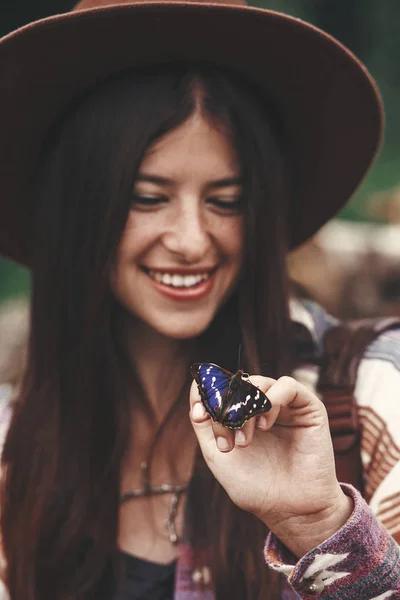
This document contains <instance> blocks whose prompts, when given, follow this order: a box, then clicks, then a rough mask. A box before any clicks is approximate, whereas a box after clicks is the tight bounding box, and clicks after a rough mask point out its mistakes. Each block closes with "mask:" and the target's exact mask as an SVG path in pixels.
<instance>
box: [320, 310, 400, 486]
mask: <svg viewBox="0 0 400 600" xmlns="http://www.w3.org/2000/svg"><path fill="white" fill-rule="evenodd" d="M395 327H400V318H397V317H393V318H377V319H359V320H355V321H347V322H346V323H343V324H340V325H337V326H334V327H331V328H329V329H328V330H327V331H326V332H325V334H324V337H323V340H322V343H323V352H322V357H321V365H320V374H319V379H318V383H317V392H318V393H319V395H320V397H321V399H322V401H323V402H324V404H325V406H326V409H327V412H328V417H329V426H330V431H331V436H332V442H333V448H334V451H335V463H336V474H337V478H338V480H339V481H341V482H343V483H350V484H352V485H354V487H356V488H357V489H358V490H360V491H361V492H363V491H364V480H363V479H364V477H363V468H362V462H361V430H360V425H359V420H358V410H357V403H356V399H355V396H354V390H355V385H356V379H357V371H358V367H359V364H360V362H361V360H362V358H363V356H364V353H365V351H366V349H367V347H368V346H369V344H370V343H371V342H372V341H373V340H374V339H375V338H377V337H378V336H379V335H380V334H381V333H383V332H384V331H387V330H388V329H392V328H395Z"/></svg>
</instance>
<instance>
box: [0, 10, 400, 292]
mask: <svg viewBox="0 0 400 600" xmlns="http://www.w3.org/2000/svg"><path fill="white" fill-rule="evenodd" d="M250 3H251V4H253V5H255V6H258V7H260V8H268V9H272V10H278V11H282V12H286V13H289V14H292V15H294V16H296V17H299V18H302V19H305V20H307V21H309V22H311V23H313V24H315V25H317V26H318V27H321V28H322V29H324V30H326V31H327V32H329V33H330V34H332V35H333V36H335V37H336V38H338V39H339V40H340V41H341V42H343V43H344V44H345V45H346V46H348V47H349V48H350V49H351V50H352V51H353V52H354V53H355V54H357V56H359V57H360V58H361V60H362V61H363V62H364V63H365V64H366V65H367V66H368V68H369V70H370V71H371V73H372V74H373V76H374V77H375V78H376V80H377V82H378V85H379V87H380V89H381V92H382V96H383V99H384V103H385V107H386V114H387V129H386V139H385V143H384V146H383V149H382V152H381V155H380V157H379V159H378V161H377V162H376V164H375V167H374V169H373V170H372V171H371V173H370V174H369V175H368V177H367V179H366V181H365V182H364V184H363V186H362V187H361V188H360V190H359V191H358V192H357V194H356V195H355V197H354V198H353V200H352V201H351V202H350V203H349V205H348V206H347V207H346V208H345V210H344V211H343V212H342V214H341V215H340V216H341V217H342V218H344V219H353V220H367V219H368V218H369V217H368V215H367V214H366V211H365V206H366V199H367V198H368V197H369V196H370V195H371V194H373V193H375V192H377V191H380V190H385V189H388V188H392V187H394V186H395V185H398V184H399V180H400V176H399V173H400V153H399V150H398V148H399V141H398V140H399V139H400V111H399V108H398V107H399V106H400V68H399V66H398V57H399V56H400V36H399V35H398V25H399V23H400V2H399V0H381V1H380V2H378V3H377V2H376V0H250ZM73 4H74V2H73V1H72V2H71V0H3V2H2V4H1V6H0V34H1V35H4V34H6V33H8V32H9V31H12V30H13V29H15V28H17V27H19V26H21V25H24V24H25V23H27V22H29V21H32V20H35V19H38V18H41V17H45V16H48V15H52V14H56V13H58V12H64V11H67V10H69V9H70V8H72V6H73ZM28 289H29V277H28V274H27V273H26V272H25V271H24V270H23V269H21V268H16V267H14V266H12V265H11V264H10V263H8V262H6V261H4V260H3V261H2V260H0V301H1V299H4V298H5V297H8V296H9V295H11V294H16V293H19V294H21V293H22V294H23V293H26V292H27V290H28Z"/></svg>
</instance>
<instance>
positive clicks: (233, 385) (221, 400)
mask: <svg viewBox="0 0 400 600" xmlns="http://www.w3.org/2000/svg"><path fill="white" fill-rule="evenodd" d="M191 373H192V375H193V378H194V379H195V381H196V383H197V387H198V390H199V394H200V398H201V401H202V403H203V405H204V408H205V409H206V411H207V412H208V414H209V415H210V416H211V418H212V419H213V420H214V421H217V422H218V423H221V424H222V425H224V426H225V427H229V428H230V429H240V427H243V425H244V423H245V422H246V421H248V420H249V419H251V418H252V417H255V416H257V415H260V414H262V413H265V412H268V411H269V410H270V408H271V403H270V401H269V400H268V398H267V396H266V395H265V394H264V393H263V392H262V391H261V390H260V389H259V388H257V387H256V386H255V385H253V384H252V383H251V382H250V381H249V380H248V377H249V376H248V375H247V373H244V372H243V371H240V370H239V371H237V372H236V373H231V372H230V371H227V370H226V369H223V368H222V367H219V366H218V365H214V364H213V363H197V364H195V365H192V367H191Z"/></svg>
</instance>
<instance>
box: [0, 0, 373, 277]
mask: <svg viewBox="0 0 400 600" xmlns="http://www.w3.org/2000/svg"><path fill="white" fill-rule="evenodd" d="M176 60H185V61H202V62H204V61H209V62H210V63H213V64H214V65H219V66H221V67H228V68H230V69H234V70H236V71H238V72H239V73H241V74H242V75H243V76H244V77H245V78H246V79H248V80H249V81H253V82H254V83H255V84H256V85H258V87H259V88H260V90H261V91H262V92H265V94H266V96H267V97H268V98H270V99H271V100H272V101H273V103H274V104H275V105H276V106H277V107H278V109H279V112H280V114H281V117H282V119H283V121H284V124H285V129H286V132H287V137H286V147H287V148H288V152H289V157H288V158H289V161H290V164H291V165H292V166H293V178H294V186H293V189H294V193H293V198H292V200H291V205H290V207H289V222H288V230H289V235H290V244H291V246H292V247H294V246H297V245H299V244H301V243H302V242H303V241H305V240H306V239H307V238H308V237H309V236H311V235H312V234H313V233H315V232H316V231H317V230H318V229H319V228H320V227H321V226H322V225H323V224H324V223H325V222H326V221H327V220H328V219H330V218H331V217H332V216H333V215H335V214H336V213H337V212H338V211H339V210H340V208H341V207H342V206H343V205H344V204H345V203H346V201H347V200H348V199H349V198H350V196H351V195H352V193H353V192H354V191H355V189H356V188H357V187H358V185H359V184H360V182H361V180H362V179H363V177H364V176H365V174H366V172H367V171H368V169H369V167H370V165H371V163H372V161H373V159H374V157H375V155H376V153H377V150H378V148H379V145H380V141H381V134H382V128H383V110H382V103H381V100H380V96H379V92H378V90H377V88H376V85H375V83H374V81H373V79H372V78H371V76H370V75H369V73H368V71H367V70H366V68H365V67H364V66H363V65H362V64H361V63H360V61H359V60H358V59H357V58H356V57H355V56H354V55H353V54H352V53H351V52H350V51H349V50H347V49H346V48H345V47H344V46H343V45H342V44H340V43H339V42H338V41H337V40H335V39H333V38H332V37H331V36H329V35H327V34H326V33H324V32H322V31H320V30H319V29H317V28H315V27H313V26H312V25H309V24H307V23H305V22H303V21H301V20H299V19H296V18H293V17H290V16H287V15H284V14H280V13H277V12H274V11H269V10H261V9H256V8H251V7H249V6H247V5H245V4H244V3H242V2H240V0H235V2H234V3H231V4H230V3H226V4H220V3H219V2H214V3H209V2H199V1H197V2H193V3H191V2H180V1H178V2H176V1H170V2H158V1H156V2H149V1H147V2H142V1H140V2H132V0H131V1H130V2H128V1H127V0H119V2H118V3H115V2H112V0H83V1H82V2H80V3H79V4H78V5H77V7H76V9H75V10H74V11H71V12H69V13H66V14H61V15H57V16H54V17H49V18H46V19H42V20H40V21H36V22H34V23H31V24H30V25H27V26H25V27H22V28H20V29H18V30H17V31H14V32H13V33H11V34H9V35H7V36H5V37H3V38H2V39H1V40H0V254H4V255H5V256H8V257H9V258H11V259H13V260H15V261H17V262H20V263H22V264H25V265H27V266H29V263H30V256H31V246H32V238H33V231H32V229H33V223H34V217H35V206H33V205H32V198H31V194H30V190H29V185H30V181H31V178H32V174H33V173H34V171H35V169H36V165H37V160H38V154H39V150H40V146H41V143H42V141H43V138H44V136H45V134H46V132H47V130H48V129H49V127H50V125H51V124H52V122H53V121H54V119H55V117H56V116H57V115H58V114H59V113H60V111H61V110H63V108H64V107H65V106H66V105H67V104H68V103H69V102H70V100H71V99H72V98H74V97H75V96H77V95H78V94H80V93H81V92H82V91H83V90H84V89H86V88H88V87H89V86H92V85H94V84H95V83H96V82H99V81H101V80H103V79H105V78H106V77H107V76H109V75H111V74H113V73H116V72H118V71H121V70H124V69H127V68H129V67H135V66H138V67H139V66H145V65H148V64H152V63H160V62H163V61H165V62H169V61H176ZM266 201H268V200H267V199H266Z"/></svg>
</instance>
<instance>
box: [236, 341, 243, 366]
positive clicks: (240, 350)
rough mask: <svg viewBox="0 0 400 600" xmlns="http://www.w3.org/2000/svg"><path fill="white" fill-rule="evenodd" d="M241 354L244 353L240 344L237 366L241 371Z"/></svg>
mask: <svg viewBox="0 0 400 600" xmlns="http://www.w3.org/2000/svg"><path fill="white" fill-rule="evenodd" d="M241 353H242V344H239V350H238V365H237V370H238V371H240V359H241Z"/></svg>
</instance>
